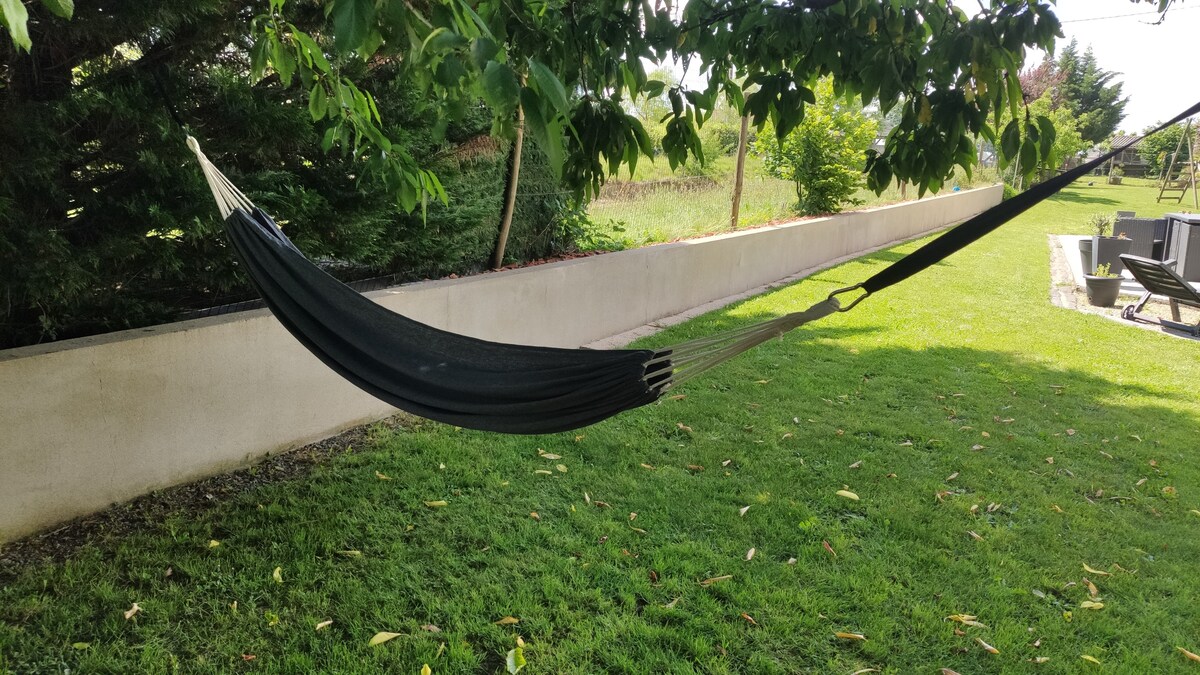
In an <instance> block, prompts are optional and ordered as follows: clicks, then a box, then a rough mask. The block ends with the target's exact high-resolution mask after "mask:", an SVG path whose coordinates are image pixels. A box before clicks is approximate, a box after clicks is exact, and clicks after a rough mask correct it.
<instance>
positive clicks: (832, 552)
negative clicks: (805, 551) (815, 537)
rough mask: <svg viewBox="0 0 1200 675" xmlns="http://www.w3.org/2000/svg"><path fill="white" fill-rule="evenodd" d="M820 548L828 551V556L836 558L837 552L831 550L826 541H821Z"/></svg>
mask: <svg viewBox="0 0 1200 675" xmlns="http://www.w3.org/2000/svg"><path fill="white" fill-rule="evenodd" d="M821 546H824V547H825V550H826V551H829V555H831V556H833V557H834V558H835V559H836V558H837V551H835V550H833V547H832V546H830V545H829V542H828V541H826V540H824V539H822V540H821Z"/></svg>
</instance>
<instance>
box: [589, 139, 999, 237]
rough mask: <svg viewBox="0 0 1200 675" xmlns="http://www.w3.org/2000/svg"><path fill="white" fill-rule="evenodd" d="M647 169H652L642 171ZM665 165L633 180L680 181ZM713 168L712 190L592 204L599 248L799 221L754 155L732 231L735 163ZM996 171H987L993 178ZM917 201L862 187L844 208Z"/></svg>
mask: <svg viewBox="0 0 1200 675" xmlns="http://www.w3.org/2000/svg"><path fill="white" fill-rule="evenodd" d="M643 165H646V166H647V167H649V168H643ZM664 166H665V160H664V161H660V163H656V164H652V163H651V162H649V161H643V162H642V163H641V164H639V165H638V171H637V173H636V174H635V175H634V180H635V181H650V180H657V181H665V180H669V179H671V178H676V179H678V178H679V176H673V175H672V174H670V173H669V172H664V168H663V167H664ZM709 169H710V171H709V175H710V177H711V178H712V179H713V180H714V181H715V184H713V185H711V186H704V187H699V188H698V187H695V184H694V183H693V184H691V185H688V186H686V187H685V188H684V189H680V187H678V186H673V185H671V184H664V185H663V186H662V187H660V188H658V189H655V190H652V191H649V192H646V193H643V194H639V195H637V196H636V197H632V198H605V197H603V196H602V198H601V199H597V200H595V201H593V202H592V203H591V204H589V205H588V218H589V219H590V220H591V221H592V222H593V223H594V230H595V232H594V234H595V235H596V247H599V248H603V247H605V246H612V245H613V244H614V243H615V244H616V245H617V247H624V248H634V247H638V246H645V245H648V244H656V243H662V242H668V241H676V240H679V239H688V238H692V237H697V236H701V235H706V234H719V233H722V232H731V231H733V230H734V229H745V228H751V227H758V226H761V225H766V224H768V223H776V222H784V221H788V220H794V219H795V218H797V217H799V216H798V215H797V213H796V188H795V185H793V184H792V183H791V182H790V181H785V180H779V179H778V178H772V177H771V176H769V175H767V173H766V171H765V169H763V166H762V160H761V159H759V158H758V157H757V156H755V155H753V154H750V155H748V156H747V158H746V174H745V175H746V178H745V181H744V184H743V189H742V203H741V208H740V210H739V212H738V227H737V228H733V227H731V226H730V209H731V208H732V195H733V159H732V158H730V157H719V158H716V159H715V160H713V162H712V164H711V165H710V167H709ZM992 173H994V171H989V174H992ZM693 180H694V179H693ZM990 183H991V181H990V180H980V179H979V178H978V177H977V179H976V180H971V179H968V178H967V177H966V176H961V177H958V178H955V179H953V180H951V181H950V182H949V183H948V184H947V186H946V188H945V189H947V190H950V189H953V188H954V187H956V186H958V187H961V188H963V189H967V188H970V187H975V186H977V185H981V184H990ZM916 197H917V193H916V190H908V191H907V193H905V194H903V195H902V194H901V191H900V190H899V189H898V188H897V187H896V186H892V187H891V188H889V189H887V190H885V191H884V192H883V193H881V194H878V195H877V194H875V193H874V192H872V191H870V190H866V189H862V190H859V191H858V192H857V193H856V194H855V195H854V197H853V201H852V202H851V203H848V204H847V205H846V209H847V210H851V209H855V208H868V207H872V206H883V205H885V204H893V203H896V202H900V201H904V199H906V198H908V199H915V198H916Z"/></svg>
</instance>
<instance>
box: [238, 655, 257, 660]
mask: <svg viewBox="0 0 1200 675" xmlns="http://www.w3.org/2000/svg"><path fill="white" fill-rule="evenodd" d="M257 658H258V657H257V656H255V655H254V654H242V660H243V661H253V660H254V659H257Z"/></svg>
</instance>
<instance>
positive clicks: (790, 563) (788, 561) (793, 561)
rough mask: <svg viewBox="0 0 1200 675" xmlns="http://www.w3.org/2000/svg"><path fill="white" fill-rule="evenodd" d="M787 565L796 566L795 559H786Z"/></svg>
mask: <svg viewBox="0 0 1200 675" xmlns="http://www.w3.org/2000/svg"><path fill="white" fill-rule="evenodd" d="M787 564H789V565H795V564H796V559H795V558H788V559H787Z"/></svg>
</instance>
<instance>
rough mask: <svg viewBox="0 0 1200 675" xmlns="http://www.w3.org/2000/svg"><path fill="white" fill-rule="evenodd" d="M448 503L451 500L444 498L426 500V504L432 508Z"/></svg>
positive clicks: (438, 507)
mask: <svg viewBox="0 0 1200 675" xmlns="http://www.w3.org/2000/svg"><path fill="white" fill-rule="evenodd" d="M447 504H449V502H447V501H446V500H444V499H438V500H435V501H431V502H425V506H428V507H429V508H431V509H440V508H442V507H443V506H446V505H447Z"/></svg>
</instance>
